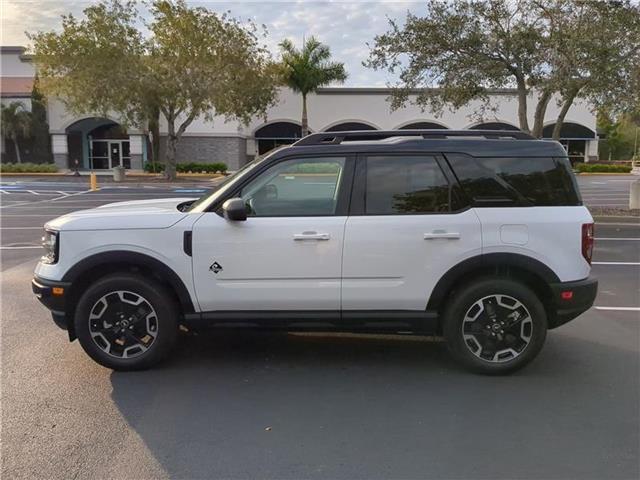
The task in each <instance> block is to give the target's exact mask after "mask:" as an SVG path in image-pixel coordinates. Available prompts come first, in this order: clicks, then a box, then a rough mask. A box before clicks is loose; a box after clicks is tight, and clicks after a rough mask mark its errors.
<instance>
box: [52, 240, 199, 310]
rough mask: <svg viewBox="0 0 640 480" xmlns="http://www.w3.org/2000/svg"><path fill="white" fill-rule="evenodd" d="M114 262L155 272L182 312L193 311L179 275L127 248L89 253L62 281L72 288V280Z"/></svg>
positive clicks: (151, 258) (157, 261) (154, 260)
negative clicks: (174, 296)
mask: <svg viewBox="0 0 640 480" xmlns="http://www.w3.org/2000/svg"><path fill="white" fill-rule="evenodd" d="M116 264H124V265H126V266H130V267H143V268H146V269H149V270H152V271H154V272H157V273H158V274H159V276H160V278H161V279H162V280H164V281H166V282H167V283H168V284H169V285H170V286H171V287H172V288H173V290H174V292H175V293H176V296H177V297H178V300H179V301H180V305H181V307H182V311H183V312H184V313H193V312H194V311H195V308H194V306H193V301H192V300H191V295H190V294H189V290H187V287H186V286H185V284H184V282H183V281H182V279H181V278H180V276H179V275H178V274H177V273H176V272H174V271H173V269H172V268H170V267H169V266H167V265H166V264H165V263H163V262H161V261H160V260H158V259H156V258H153V257H151V256H149V255H146V254H144V253H139V252H132V251H129V250H112V251H109V252H102V253H96V254H94V255H90V256H88V257H86V258H84V259H82V260H80V261H79V262H78V263H76V264H75V265H74V266H73V267H71V268H70V269H69V270H68V271H67V272H66V273H65V274H64V276H63V278H62V281H64V282H69V283H71V285H72V288H73V284H74V281H75V280H77V279H78V278H80V277H81V276H82V275H84V274H85V273H87V272H89V271H90V270H92V269H94V268H97V267H100V266H104V265H107V266H112V265H116Z"/></svg>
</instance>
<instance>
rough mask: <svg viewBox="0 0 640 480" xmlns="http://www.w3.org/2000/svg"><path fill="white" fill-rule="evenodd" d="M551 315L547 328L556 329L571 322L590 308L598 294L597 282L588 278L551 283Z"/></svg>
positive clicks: (592, 278)
mask: <svg viewBox="0 0 640 480" xmlns="http://www.w3.org/2000/svg"><path fill="white" fill-rule="evenodd" d="M550 287H551V292H552V298H551V307H552V308H551V310H552V312H551V315H549V328H550V329H551V328H556V327H559V326H560V325H564V324H565V323H567V322H569V321H571V320H573V319H574V318H576V317H577V316H578V315H580V314H582V313H584V312H586V311H587V310H589V309H590V308H591V306H592V305H593V302H594V301H595V299H596V295H597V293H598V280H597V279H596V278H594V277H588V278H585V279H583V280H578V281H575V282H562V283H553V284H551V285H550Z"/></svg>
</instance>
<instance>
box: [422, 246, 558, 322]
mask: <svg viewBox="0 0 640 480" xmlns="http://www.w3.org/2000/svg"><path fill="white" fill-rule="evenodd" d="M509 267H515V268H517V269H519V270H524V271H526V272H528V273H530V274H532V275H535V276H536V277H538V278H540V279H541V280H542V281H544V282H545V284H546V286H548V285H550V284H553V283H559V282H560V279H559V278H558V276H557V275H556V274H555V272H554V271H553V270H551V269H550V268H549V267H548V266H546V265H545V264H544V263H542V262H541V261H540V260H536V259H535V258H532V257H529V256H527V255H522V254H518V253H487V254H483V255H477V256H475V257H471V258H467V259H466V260H463V261H462V262H460V263H458V264H457V265H455V266H454V267H452V268H450V269H449V270H448V271H447V272H446V273H445V274H444V275H443V276H442V277H441V278H440V280H439V281H438V283H436V286H435V287H434V288H433V290H432V291H431V295H430V297H429V302H428V303H427V310H438V309H439V308H440V307H441V305H442V303H443V302H444V300H445V299H446V298H447V295H448V294H449V292H450V291H451V289H452V288H453V287H454V286H455V285H456V284H457V283H458V282H459V281H460V280H461V279H464V278H465V277H468V276H469V275H470V274H471V273H473V272H474V271H487V270H490V269H504V268H509Z"/></svg>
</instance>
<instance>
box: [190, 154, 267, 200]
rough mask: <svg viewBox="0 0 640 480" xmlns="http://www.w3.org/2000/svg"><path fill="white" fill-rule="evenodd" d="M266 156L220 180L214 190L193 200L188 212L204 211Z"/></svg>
mask: <svg viewBox="0 0 640 480" xmlns="http://www.w3.org/2000/svg"><path fill="white" fill-rule="evenodd" d="M265 158H266V157H264V156H263V157H259V158H256V159H255V160H252V161H251V162H249V163H247V164H246V165H245V166H244V167H242V168H241V169H240V170H237V171H236V172H234V173H232V174H231V175H229V176H228V177H226V178H225V179H224V180H222V182H220V183H219V184H217V185H216V186H215V187H214V190H213V192H209V193H207V194H206V195H203V196H202V197H200V198H199V199H198V200H196V201H195V202H193V203H192V204H191V205H190V206H189V209H188V210H187V211H188V212H204V211H205V210H206V209H207V207H208V206H209V205H211V204H212V203H213V202H215V200H216V198H218V196H219V195H221V194H223V193H224V192H226V191H227V190H228V188H229V187H230V186H231V185H233V184H234V183H235V180H237V179H239V178H242V177H243V176H244V175H246V174H247V173H248V172H250V171H251V170H253V168H255V166H256V165H258V164H260V162H262V161H263V160H264V159H265Z"/></svg>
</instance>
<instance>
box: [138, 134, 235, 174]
mask: <svg viewBox="0 0 640 480" xmlns="http://www.w3.org/2000/svg"><path fill="white" fill-rule="evenodd" d="M166 151H167V137H166V136H163V137H161V138H160V158H165V152H166ZM176 160H177V162H178V163H190V162H195V163H216V162H223V163H226V164H227V168H228V169H229V170H237V169H238V168H240V167H241V166H243V165H244V164H245V163H247V140H246V139H245V138H240V137H182V138H181V139H180V141H179V142H178V149H177V158H176ZM132 161H133V159H132ZM131 166H132V167H133V164H132V165H131Z"/></svg>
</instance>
